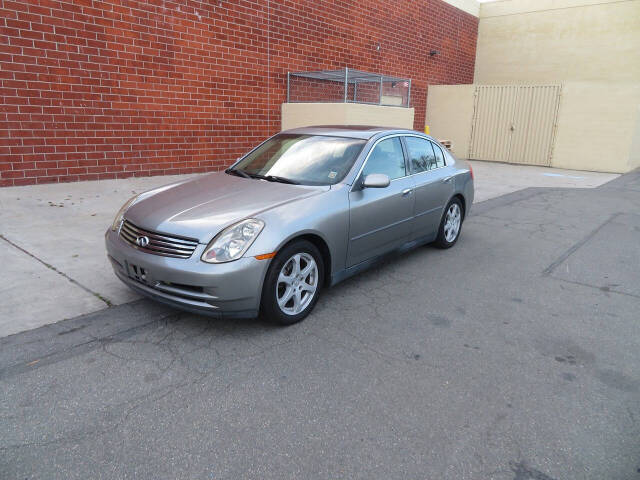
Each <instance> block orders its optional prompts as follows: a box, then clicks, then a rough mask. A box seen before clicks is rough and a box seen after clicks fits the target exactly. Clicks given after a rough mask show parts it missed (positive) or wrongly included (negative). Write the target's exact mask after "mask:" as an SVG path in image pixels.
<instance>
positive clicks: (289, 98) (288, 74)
mask: <svg viewBox="0 0 640 480" xmlns="http://www.w3.org/2000/svg"><path fill="white" fill-rule="evenodd" d="M290 77H291V72H287V103H289V102H290V101H291V97H290V96H289V79H290Z"/></svg>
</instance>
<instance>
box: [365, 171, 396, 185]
mask: <svg viewBox="0 0 640 480" xmlns="http://www.w3.org/2000/svg"><path fill="white" fill-rule="evenodd" d="M390 183H391V180H389V177H388V176H387V175H385V174H384V173H371V174H369V175H367V176H366V177H364V180H363V181H362V188H386V187H388V186H389V184H390Z"/></svg>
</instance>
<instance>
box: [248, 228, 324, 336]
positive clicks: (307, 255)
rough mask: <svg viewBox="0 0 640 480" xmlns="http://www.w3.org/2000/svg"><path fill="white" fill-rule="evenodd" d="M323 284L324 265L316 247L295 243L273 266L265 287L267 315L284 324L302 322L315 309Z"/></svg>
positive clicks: (276, 258)
mask: <svg viewBox="0 0 640 480" xmlns="http://www.w3.org/2000/svg"><path fill="white" fill-rule="evenodd" d="M323 281H324V265H323V263H322V256H321V255H320V252H319V251H318V249H317V248H316V246H315V245H313V244H312V243H310V242H307V241H306V240H296V241H294V242H293V243H291V244H289V245H287V246H286V247H285V248H283V249H282V250H281V251H280V252H279V253H278V254H277V255H276V256H275V258H274V259H273V261H272V262H271V265H270V266H269V271H268V272H267V275H266V277H265V280H264V286H263V288H262V301H261V309H262V313H263V315H264V316H265V317H266V318H268V319H269V320H270V321H273V322H275V323H279V324H281V325H291V324H294V323H297V322H300V321H301V320H303V319H304V318H305V317H306V316H307V315H309V313H310V312H311V310H313V307H314V306H315V304H316V302H317V301H318V296H319V295H320V290H321V288H322V282H323Z"/></svg>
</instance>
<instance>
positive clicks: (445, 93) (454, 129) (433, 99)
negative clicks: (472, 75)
mask: <svg viewBox="0 0 640 480" xmlns="http://www.w3.org/2000/svg"><path fill="white" fill-rule="evenodd" d="M474 91H475V86H474V85H429V89H428V95H427V117H426V118H427V125H428V126H429V130H430V132H429V133H430V134H431V135H432V136H433V137H434V138H437V139H439V140H450V141H451V151H452V152H453V154H454V155H455V156H457V157H459V158H467V155H468V153H469V141H470V139H471V124H472V120H473V94H474Z"/></svg>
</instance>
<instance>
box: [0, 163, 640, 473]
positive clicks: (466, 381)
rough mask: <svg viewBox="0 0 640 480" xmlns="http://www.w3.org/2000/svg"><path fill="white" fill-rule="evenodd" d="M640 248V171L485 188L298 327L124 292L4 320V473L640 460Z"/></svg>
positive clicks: (585, 469)
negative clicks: (45, 321)
mask: <svg viewBox="0 0 640 480" xmlns="http://www.w3.org/2000/svg"><path fill="white" fill-rule="evenodd" d="M639 266H640V172H634V173H631V174H627V175H625V176H622V177H620V178H618V179H617V180H614V181H612V182H609V183H607V184H605V185H604V186H601V187H598V188H594V189H555V188H551V189H546V188H530V189H526V190H522V191H518V192H515V193H511V194H508V195H504V196H501V197H498V198H494V199H491V200H488V201H485V202H481V203H479V204H476V205H475V206H474V211H473V212H472V214H471V215H470V216H469V218H468V219H467V220H466V222H465V223H464V226H463V231H462V237H461V238H460V240H459V242H458V244H457V245H456V246H455V247H454V248H452V249H450V250H445V251H442V250H437V249H434V248H432V247H422V248H419V249H417V250H415V251H412V252H410V253H407V254H405V255H403V256H401V257H398V258H394V259H392V260H389V261H387V262H385V263H384V264H381V265H379V266H377V267H376V268H374V269H372V270H369V271H367V272H365V273H363V274H361V275H359V276H357V277H354V278H352V279H349V280H348V281H346V282H344V283H342V284H340V285H338V286H336V287H334V288H332V289H330V290H327V291H325V292H324V296H323V297H322V298H321V300H320V301H319V303H318V305H317V307H316V310H315V311H314V313H313V314H312V315H311V316H310V317H308V318H307V320H305V321H304V322H303V323H301V324H298V325H295V326H292V327H289V328H279V327H274V326H270V325H268V324H266V323H264V322H263V321H261V320H259V319H258V320H211V319H208V318H203V317H198V316H195V315H191V314H186V313H181V312H178V311H176V310H172V309H170V308H166V307H163V306H160V305H157V304H154V303H152V302H150V301H147V300H136V301H134V302H131V303H124V304H122V305H118V306H113V307H111V308H108V309H105V310H102V311H99V312H96V313H91V314H88V315H85V316H81V317H77V318H74V319H71V320H64V321H61V322H58V323H55V324H51V325H46V326H43V327H41V328H38V329H35V330H31V331H28V332H24V333H20V334H16V335H11V336H8V337H5V338H2V339H0V392H1V393H0V432H2V433H1V434H0V478H2V479H25V478H26V479H46V480H54V479H65V480H66V479H87V478H91V479H134V478H135V479H154V480H158V479H234V480H236V479H385V480H388V479H438V480H440V479H452V480H453V479H455V480H462V479H474V480H475V479H496V480H565V479H566V480H569V479H594V480H604V479H607V480H623V479H624V480H628V479H640V334H639V326H640V313H639V312H640V276H639V275H638V267H639ZM33 301H37V294H34V297H33Z"/></svg>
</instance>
